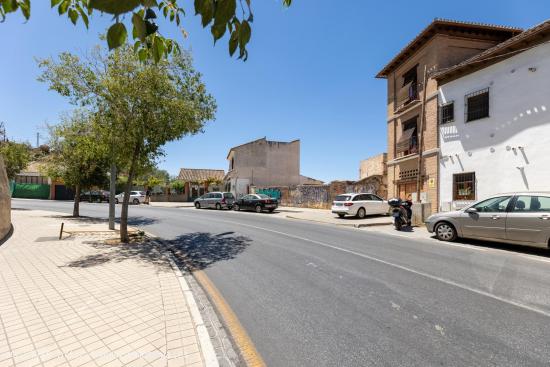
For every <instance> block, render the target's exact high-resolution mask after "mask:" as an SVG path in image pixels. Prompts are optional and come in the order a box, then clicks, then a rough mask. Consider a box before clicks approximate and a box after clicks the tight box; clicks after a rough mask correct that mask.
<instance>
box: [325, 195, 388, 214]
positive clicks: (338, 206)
mask: <svg viewBox="0 0 550 367" xmlns="http://www.w3.org/2000/svg"><path fill="white" fill-rule="evenodd" d="M332 212H333V213H335V214H338V216H339V217H340V218H344V217H345V216H346V215H353V216H356V217H357V218H365V216H367V215H376V214H380V215H387V214H388V212H389V207H388V202H387V201H386V200H384V199H382V198H381V197H379V196H376V195H374V194H364V193H359V194H353V193H351V194H342V195H338V196H337V197H336V198H335V200H334V202H333V203H332Z"/></svg>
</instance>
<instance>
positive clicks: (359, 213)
mask: <svg viewBox="0 0 550 367" xmlns="http://www.w3.org/2000/svg"><path fill="white" fill-rule="evenodd" d="M366 215H367V213H366V212H365V209H364V208H359V210H358V211H357V218H359V219H363V218H365V216H366Z"/></svg>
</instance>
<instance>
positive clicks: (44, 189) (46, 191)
mask: <svg viewBox="0 0 550 367" xmlns="http://www.w3.org/2000/svg"><path fill="white" fill-rule="evenodd" d="M11 197H13V198H21V199H49V198H50V185H39V184H25V183H16V184H15V187H14V189H13V192H12V196H11Z"/></svg>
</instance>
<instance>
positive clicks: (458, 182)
mask: <svg viewBox="0 0 550 367" xmlns="http://www.w3.org/2000/svg"><path fill="white" fill-rule="evenodd" d="M475 188H476V174H475V172H470V173H459V174H456V175H453V200H475V199H476V190H475Z"/></svg>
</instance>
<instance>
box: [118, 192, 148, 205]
mask: <svg viewBox="0 0 550 367" xmlns="http://www.w3.org/2000/svg"><path fill="white" fill-rule="evenodd" d="M123 200H124V193H123V192H121V193H120V194H118V195H115V203H117V204H118V203H122V201H123ZM129 202H130V203H132V204H135V205H138V204H141V203H143V202H145V193H144V192H143V191H130V201H129Z"/></svg>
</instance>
